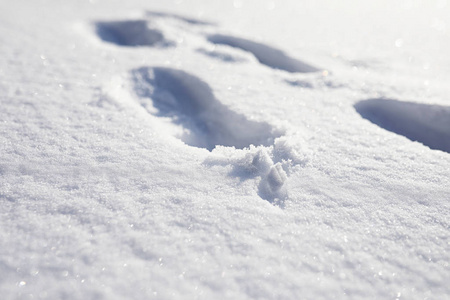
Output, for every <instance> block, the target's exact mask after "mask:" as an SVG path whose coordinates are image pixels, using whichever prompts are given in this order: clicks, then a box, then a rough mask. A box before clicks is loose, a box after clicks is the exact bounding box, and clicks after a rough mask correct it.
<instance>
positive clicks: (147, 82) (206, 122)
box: [132, 67, 281, 151]
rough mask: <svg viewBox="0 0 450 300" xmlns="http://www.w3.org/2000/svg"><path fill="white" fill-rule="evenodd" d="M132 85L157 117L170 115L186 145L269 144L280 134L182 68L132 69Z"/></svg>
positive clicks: (240, 146)
mask: <svg viewBox="0 0 450 300" xmlns="http://www.w3.org/2000/svg"><path fill="white" fill-rule="evenodd" d="M132 75H133V82H134V87H135V90H136V93H137V95H138V96H139V97H140V98H141V100H142V105H143V106H144V107H145V106H147V103H148V100H150V99H151V100H152V101H153V106H154V107H155V108H156V109H157V110H158V116H160V117H169V118H171V120H172V121H173V122H174V123H176V124H178V125H181V126H182V127H183V128H185V129H186V130H185V132H184V134H183V136H182V137H181V139H182V140H183V141H184V142H185V143H186V144H188V145H191V146H194V147H200V148H206V149H208V150H210V151H211V150H212V149H213V148H214V147H216V146H217V145H222V146H231V147H236V148H239V149H242V148H245V147H248V146H250V145H264V146H268V145H271V144H272V143H273V141H274V139H275V138H276V137H278V136H280V135H281V132H277V130H275V129H274V128H273V127H272V126H271V125H269V124H268V123H266V122H256V121H252V120H249V119H247V118H246V117H245V116H244V115H241V114H238V113H236V112H234V111H232V110H230V109H229V108H227V107H226V106H224V105H223V104H222V103H220V101H218V100H217V99H216V97H215V96H214V94H213V91H212V90H211V88H210V87H209V85H208V84H207V83H205V82H204V81H202V80H201V79H199V78H197V77H196V76H194V75H191V74H188V73H186V72H184V71H182V70H177V69H171V68H163V67H154V68H150V67H142V68H139V69H136V70H133V71H132Z"/></svg>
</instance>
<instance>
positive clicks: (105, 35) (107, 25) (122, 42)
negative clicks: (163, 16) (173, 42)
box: [95, 20, 167, 47]
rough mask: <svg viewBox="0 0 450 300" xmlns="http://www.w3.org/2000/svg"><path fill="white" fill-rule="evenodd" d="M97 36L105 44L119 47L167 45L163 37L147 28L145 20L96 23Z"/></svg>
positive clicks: (160, 33)
mask: <svg viewBox="0 0 450 300" xmlns="http://www.w3.org/2000/svg"><path fill="white" fill-rule="evenodd" d="M95 25H96V31H97V35H98V36H99V37H100V38H101V39H102V40H103V41H105V42H109V43H112V44H116V45H119V46H130V47H135V46H155V45H158V44H167V41H165V38H164V35H163V34H162V32H161V31H159V30H157V29H152V28H150V27H149V26H148V23H147V21H145V20H129V21H111V22H97V23H96V24H95Z"/></svg>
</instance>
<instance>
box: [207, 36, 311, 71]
mask: <svg viewBox="0 0 450 300" xmlns="http://www.w3.org/2000/svg"><path fill="white" fill-rule="evenodd" d="M208 41H210V42H212V43H214V44H223V45H228V46H231V47H235V48H240V49H242V50H244V51H248V52H250V53H252V54H253V55H254V56H255V57H256V59H257V60H258V61H259V62H260V63H262V64H264V65H266V66H268V67H271V68H273V69H280V70H284V71H287V72H291V73H297V72H299V73H309V72H317V71H319V69H317V68H315V67H313V66H310V65H308V64H306V63H304V62H302V61H299V60H297V59H295V58H292V57H289V56H288V55H287V54H286V53H284V52H283V51H281V50H279V49H276V48H273V47H271V46H268V45H265V44H262V43H257V42H253V41H250V40H247V39H243V38H237V37H233V36H229V35H222V34H213V35H210V36H208Z"/></svg>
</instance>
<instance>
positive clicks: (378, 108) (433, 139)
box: [354, 99, 450, 153]
mask: <svg viewBox="0 0 450 300" xmlns="http://www.w3.org/2000/svg"><path fill="white" fill-rule="evenodd" d="M354 107H355V109H356V111H357V112H358V113H359V114H360V115H361V116H362V117H363V118H365V119H367V120H369V121H371V122H372V123H374V124H376V125H378V126H380V127H382V128H384V129H386V130H389V131H392V132H394V133H397V134H400V135H403V136H405V137H407V138H408V139H410V140H412V141H418V142H420V143H422V144H424V145H426V146H428V147H430V148H431V149H435V150H441V151H445V152H448V153H450V107H448V106H440V105H428V104H420V103H414V102H403V101H397V100H391V99H369V100H364V101H360V102H358V103H356V104H355V105H354Z"/></svg>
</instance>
